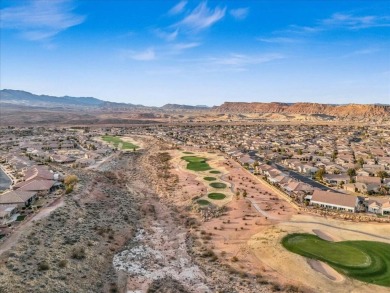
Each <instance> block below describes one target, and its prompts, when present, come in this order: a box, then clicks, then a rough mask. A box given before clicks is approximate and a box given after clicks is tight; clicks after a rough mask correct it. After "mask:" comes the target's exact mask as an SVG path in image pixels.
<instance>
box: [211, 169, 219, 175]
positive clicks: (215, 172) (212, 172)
mask: <svg viewBox="0 0 390 293" xmlns="http://www.w3.org/2000/svg"><path fill="white" fill-rule="evenodd" d="M210 173H211V174H221V172H220V171H217V170H212V171H210Z"/></svg>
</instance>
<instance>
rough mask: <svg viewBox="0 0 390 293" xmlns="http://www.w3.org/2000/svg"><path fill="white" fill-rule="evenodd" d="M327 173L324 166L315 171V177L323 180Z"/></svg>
mask: <svg viewBox="0 0 390 293" xmlns="http://www.w3.org/2000/svg"><path fill="white" fill-rule="evenodd" d="M324 175H325V170H324V169H323V168H320V169H318V170H317V172H316V173H315V175H314V177H315V178H317V179H318V180H323V179H324Z"/></svg>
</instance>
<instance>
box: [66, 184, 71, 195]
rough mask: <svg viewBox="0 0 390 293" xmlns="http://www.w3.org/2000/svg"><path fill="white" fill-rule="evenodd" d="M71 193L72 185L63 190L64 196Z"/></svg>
mask: <svg viewBox="0 0 390 293" xmlns="http://www.w3.org/2000/svg"><path fill="white" fill-rule="evenodd" d="M72 191H73V186H72V185H69V186H68V187H66V189H65V194H69V193H71V192H72Z"/></svg>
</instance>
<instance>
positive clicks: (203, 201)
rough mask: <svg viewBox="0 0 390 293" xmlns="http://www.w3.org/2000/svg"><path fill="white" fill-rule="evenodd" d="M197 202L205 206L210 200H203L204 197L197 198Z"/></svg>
mask: <svg viewBox="0 0 390 293" xmlns="http://www.w3.org/2000/svg"><path fill="white" fill-rule="evenodd" d="M197 203H198V204H199V205H201V206H207V205H209V204H210V202H209V201H208V200H205V199H199V200H197Z"/></svg>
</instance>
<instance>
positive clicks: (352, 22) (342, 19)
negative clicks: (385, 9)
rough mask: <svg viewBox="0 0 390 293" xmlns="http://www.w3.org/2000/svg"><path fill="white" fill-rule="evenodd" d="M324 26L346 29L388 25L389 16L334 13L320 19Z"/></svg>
mask: <svg viewBox="0 0 390 293" xmlns="http://www.w3.org/2000/svg"><path fill="white" fill-rule="evenodd" d="M321 24H322V26H324V27H330V28H331V27H343V28H346V29H364V28H371V27H385V26H390V17H382V16H374V15H367V16H353V15H350V14H343V13H334V14H333V15H332V16H331V17H330V18H327V19H324V20H322V21H321Z"/></svg>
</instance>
